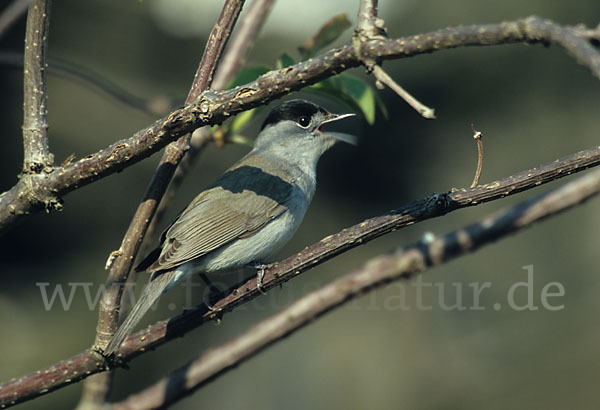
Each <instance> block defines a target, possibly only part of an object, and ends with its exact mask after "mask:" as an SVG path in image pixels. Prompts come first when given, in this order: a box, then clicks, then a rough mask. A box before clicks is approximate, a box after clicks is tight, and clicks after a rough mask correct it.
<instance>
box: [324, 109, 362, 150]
mask: <svg viewBox="0 0 600 410" xmlns="http://www.w3.org/2000/svg"><path fill="white" fill-rule="evenodd" d="M355 115H356V114H354V113H348V114H329V117H328V118H326V119H325V120H324V121H323V122H322V123H321V125H319V130H321V127H322V126H323V125H325V124H328V123H330V122H334V121H339V120H343V119H344V118H349V117H354V116H355ZM321 132H323V134H325V135H327V136H329V137H331V138H334V139H336V140H338V141H343V142H346V143H348V144H352V145H356V144H357V143H358V138H357V137H356V136H355V135H352V134H345V133H343V132H329V131H322V130H321Z"/></svg>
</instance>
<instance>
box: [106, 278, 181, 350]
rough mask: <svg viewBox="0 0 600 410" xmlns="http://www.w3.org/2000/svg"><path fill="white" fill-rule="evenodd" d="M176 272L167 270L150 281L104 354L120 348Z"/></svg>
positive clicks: (167, 286) (166, 287)
mask: <svg viewBox="0 0 600 410" xmlns="http://www.w3.org/2000/svg"><path fill="white" fill-rule="evenodd" d="M174 274H175V271H173V272H165V273H163V274H162V275H159V276H156V277H155V278H153V280H151V281H150V282H148V284H147V285H146V286H145V287H144V290H143V291H142V294H141V295H140V298H139V299H138V301H137V303H136V304H135V306H134V307H133V308H132V309H131V312H129V315H128V316H127V318H125V321H124V322H123V323H122V324H121V326H119V328H118V329H117V331H116V332H115V334H114V336H113V338H112V339H111V340H110V342H109V343H108V346H106V349H104V354H105V355H106V356H110V355H112V354H113V353H116V352H117V351H118V350H119V347H120V346H121V343H123V341H124V340H125V339H126V338H127V337H128V336H129V335H130V334H131V332H132V331H133V329H134V328H135V326H136V325H137V324H138V322H139V321H140V320H141V319H142V317H143V316H144V315H145V314H146V312H147V311H148V309H150V307H152V305H153V304H154V302H156V301H157V300H158V299H159V298H160V297H161V296H162V294H163V293H164V292H165V291H166V290H167V289H168V288H169V285H170V282H171V279H173V276H174Z"/></svg>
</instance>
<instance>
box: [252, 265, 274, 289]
mask: <svg viewBox="0 0 600 410" xmlns="http://www.w3.org/2000/svg"><path fill="white" fill-rule="evenodd" d="M250 266H251V267H253V268H254V269H256V289H258V291H259V292H260V293H262V294H263V295H266V294H267V293H266V292H265V291H264V290H263V288H262V285H263V279H264V278H265V269H267V268H269V267H271V266H273V264H272V263H262V262H252V263H251V264H250Z"/></svg>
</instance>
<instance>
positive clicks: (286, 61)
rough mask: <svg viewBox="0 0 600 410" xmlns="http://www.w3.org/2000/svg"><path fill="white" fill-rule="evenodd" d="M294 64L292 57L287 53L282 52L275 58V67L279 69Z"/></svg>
mask: <svg viewBox="0 0 600 410" xmlns="http://www.w3.org/2000/svg"><path fill="white" fill-rule="evenodd" d="M294 64H296V62H295V61H294V59H293V58H292V57H290V56H289V54H287V53H283V54H282V55H280V56H279V58H278V59H277V62H276V63H275V67H277V69H279V70H280V69H282V68H285V67H289V66H291V65H294Z"/></svg>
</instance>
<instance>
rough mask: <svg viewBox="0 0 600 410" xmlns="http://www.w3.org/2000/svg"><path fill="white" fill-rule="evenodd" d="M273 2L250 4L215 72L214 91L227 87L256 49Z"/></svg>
mask: <svg viewBox="0 0 600 410" xmlns="http://www.w3.org/2000/svg"><path fill="white" fill-rule="evenodd" d="M273 1H274V0H254V1H253V2H251V3H250V5H249V6H248V9H247V10H246V11H245V14H244V17H243V19H242V20H240V22H239V23H238V24H237V26H236V29H235V32H234V33H233V35H232V36H231V40H230V41H229V45H228V46H227V50H226V51H225V53H224V54H223V59H222V60H221V64H219V68H218V70H217V71H216V72H215V79H214V81H213V84H212V87H213V89H215V90H221V89H224V88H225V87H227V84H228V83H229V81H231V79H232V78H233V76H234V75H235V73H237V71H238V70H239V69H240V68H241V67H242V66H243V65H244V64H245V62H246V57H247V56H248V53H249V52H250V50H252V48H253V47H254V41H255V40H256V37H257V36H258V33H259V31H260V30H261V28H262V27H263V25H264V22H265V20H266V19H267V17H268V16H269V13H270V11H271V8H272V7H273Z"/></svg>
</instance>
